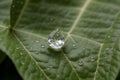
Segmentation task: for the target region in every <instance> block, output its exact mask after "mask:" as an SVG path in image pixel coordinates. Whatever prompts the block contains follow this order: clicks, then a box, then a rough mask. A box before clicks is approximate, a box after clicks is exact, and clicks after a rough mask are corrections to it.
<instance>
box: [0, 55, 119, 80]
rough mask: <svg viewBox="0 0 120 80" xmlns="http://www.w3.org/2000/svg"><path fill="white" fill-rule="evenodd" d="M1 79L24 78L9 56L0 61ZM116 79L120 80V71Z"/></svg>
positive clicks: (20, 79) (16, 79)
mask: <svg viewBox="0 0 120 80" xmlns="http://www.w3.org/2000/svg"><path fill="white" fill-rule="evenodd" d="M0 80H22V78H21V77H20V76H19V74H18V72H17V70H16V68H15V66H14V64H13V63H12V61H11V60H10V59H9V57H7V56H6V58H5V59H4V61H3V62H2V63H0ZM116 80H120V72H119V75H118V76H117V79H116Z"/></svg>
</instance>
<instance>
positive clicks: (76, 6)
mask: <svg viewBox="0 0 120 80" xmlns="http://www.w3.org/2000/svg"><path fill="white" fill-rule="evenodd" d="M2 1H3V2H4V0H2ZM119 4H120V1H119V0H111V1H108V0H13V3H12V5H11V19H10V25H11V26H10V29H9V28H6V27H4V25H3V24H2V21H3V20H1V27H0V35H1V36H0V39H1V46H0V48H1V49H2V50H3V51H5V52H6V53H7V55H9V57H10V58H11V59H12V61H13V62H14V64H15V65H16V68H17V69H18V71H19V73H20V75H21V76H22V77H23V79H24V80H115V78H116V76H117V74H118V71H119V68H120V64H119V61H120V58H119V57H120V39H119V37H120V36H119V35H120V27H119V22H120V14H119ZM0 9H2V8H0ZM56 28H60V29H61V30H62V31H63V33H64V35H65V39H66V41H65V46H64V47H63V49H62V50H61V51H59V52H56V51H54V50H51V49H50V48H49V45H48V42H47V37H48V36H49V34H50V33H51V32H52V31H53V30H55V29H56Z"/></svg>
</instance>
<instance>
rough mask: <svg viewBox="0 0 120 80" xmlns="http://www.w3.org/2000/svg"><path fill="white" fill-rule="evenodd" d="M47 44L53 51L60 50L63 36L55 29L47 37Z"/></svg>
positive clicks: (62, 44)
mask: <svg viewBox="0 0 120 80" xmlns="http://www.w3.org/2000/svg"><path fill="white" fill-rule="evenodd" d="M48 43H49V46H50V47H51V48H52V49H54V50H60V49H61V48H62V47H63V46H64V36H63V34H62V32H61V31H60V29H56V30H55V31H53V32H52V33H51V34H50V35H49V37H48Z"/></svg>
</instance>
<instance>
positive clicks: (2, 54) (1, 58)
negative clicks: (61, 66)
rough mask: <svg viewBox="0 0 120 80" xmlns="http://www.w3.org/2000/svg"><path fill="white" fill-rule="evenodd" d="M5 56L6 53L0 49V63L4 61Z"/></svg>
mask: <svg viewBox="0 0 120 80" xmlns="http://www.w3.org/2000/svg"><path fill="white" fill-rule="evenodd" d="M5 58H6V54H5V53H3V52H2V51H0V64H1V63H2V62H3V61H4V59H5Z"/></svg>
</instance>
